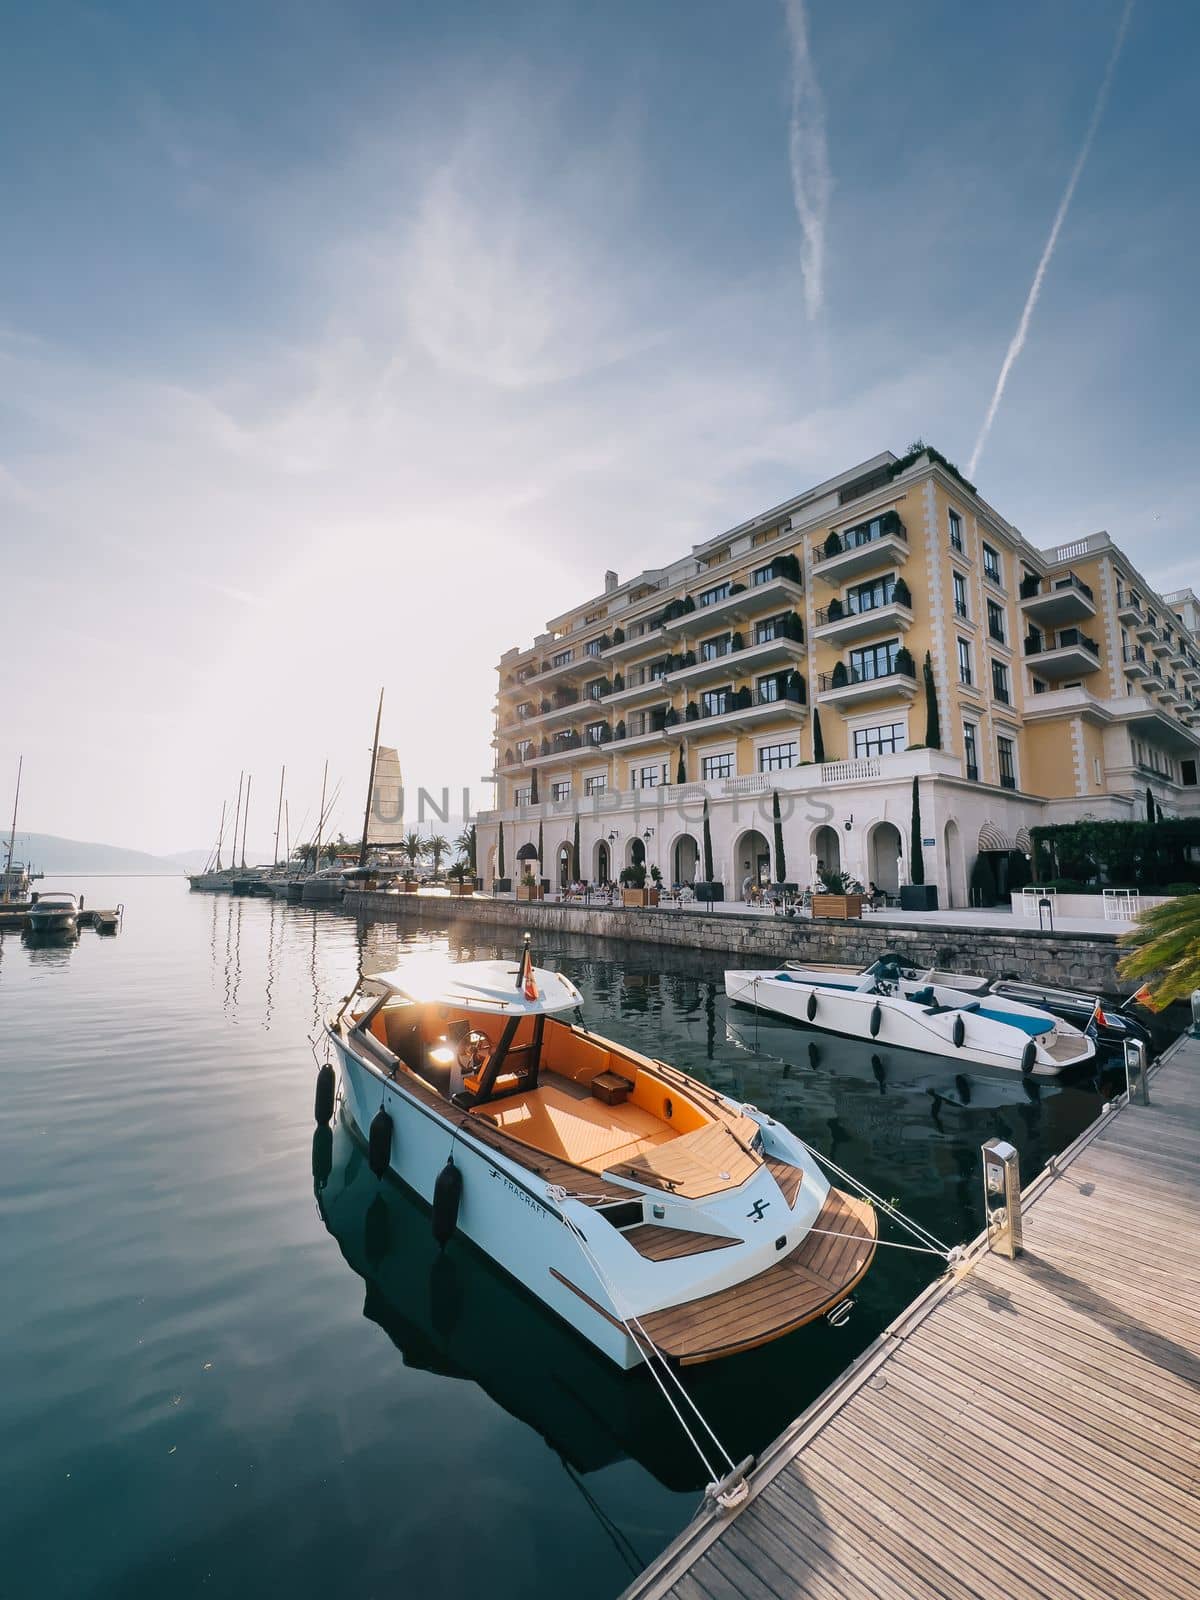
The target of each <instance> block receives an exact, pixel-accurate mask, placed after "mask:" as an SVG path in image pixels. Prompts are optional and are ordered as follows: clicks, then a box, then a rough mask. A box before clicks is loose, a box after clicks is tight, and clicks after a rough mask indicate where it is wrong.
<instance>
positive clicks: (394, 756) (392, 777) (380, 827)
mask: <svg viewBox="0 0 1200 1600" xmlns="http://www.w3.org/2000/svg"><path fill="white" fill-rule="evenodd" d="M403 832H404V780H403V779H402V777H401V776H400V756H399V752H398V751H395V750H390V749H388V747H387V746H386V745H382V744H381V745H380V746H379V757H378V759H377V761H376V762H375V782H374V783H373V784H372V786H371V807H370V813H369V816H368V819H367V844H368V845H380V846H389V845H390V846H395V845H398V844H399V843H400V840H401V837H402V835H403Z"/></svg>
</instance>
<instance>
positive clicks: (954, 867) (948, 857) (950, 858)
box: [942, 820, 967, 906]
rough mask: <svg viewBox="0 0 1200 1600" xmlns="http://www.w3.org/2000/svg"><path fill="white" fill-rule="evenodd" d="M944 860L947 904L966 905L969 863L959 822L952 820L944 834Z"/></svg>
mask: <svg viewBox="0 0 1200 1600" xmlns="http://www.w3.org/2000/svg"><path fill="white" fill-rule="evenodd" d="M942 856H943V860H944V861H945V863H946V904H947V905H950V906H965V905H966V903H967V863H966V859H965V858H964V856H963V847H962V838H961V836H960V834H959V831H958V823H957V822H955V821H953V820H951V821H950V822H948V823H947V824H946V827H945V831H944V834H943V849H942Z"/></svg>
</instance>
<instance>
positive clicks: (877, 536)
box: [813, 511, 908, 587]
mask: <svg viewBox="0 0 1200 1600" xmlns="http://www.w3.org/2000/svg"><path fill="white" fill-rule="evenodd" d="M907 560H908V534H907V533H906V531H905V528H904V524H903V523H902V522H901V521H900V515H899V513H898V512H896V511H885V512H884V513H883V515H882V516H878V517H872V518H871V520H870V521H869V522H864V523H861V524H859V525H858V526H856V527H853V528H847V529H845V531H844V532H842V533H840V534H839V533H831V534H830V535H829V538H828V539H827V540H826V541H825V545H824V548H823V549H820V550H818V551H816V552H815V554H814V556H813V572H814V575H815V576H816V577H818V578H821V579H823V580H824V582H826V583H829V584H833V585H834V586H835V587H840V586H841V585H842V583H844V582H845V580H846V579H847V578H851V577H853V576H854V575H855V574H856V573H859V572H868V571H870V570H872V569H878V568H879V567H886V566H895V565H896V564H897V563H898V562H901V561H907Z"/></svg>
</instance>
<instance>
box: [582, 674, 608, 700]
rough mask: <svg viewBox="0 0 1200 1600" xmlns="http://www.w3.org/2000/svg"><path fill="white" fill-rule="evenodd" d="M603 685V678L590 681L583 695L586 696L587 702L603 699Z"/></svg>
mask: <svg viewBox="0 0 1200 1600" xmlns="http://www.w3.org/2000/svg"><path fill="white" fill-rule="evenodd" d="M604 683H605V680H604V679H603V678H593V679H592V681H591V683H589V684H588V686H587V688H586V689H585V690H584V693H585V694H586V695H587V697H588V699H589V700H603V699H604Z"/></svg>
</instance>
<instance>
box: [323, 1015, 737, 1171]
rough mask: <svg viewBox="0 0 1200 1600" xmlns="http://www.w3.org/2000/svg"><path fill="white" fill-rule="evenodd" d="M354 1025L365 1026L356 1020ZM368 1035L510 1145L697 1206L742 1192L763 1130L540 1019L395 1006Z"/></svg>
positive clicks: (605, 1045)
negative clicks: (710, 1197) (720, 1194)
mask: <svg viewBox="0 0 1200 1600" xmlns="http://www.w3.org/2000/svg"><path fill="white" fill-rule="evenodd" d="M355 1020H356V1021H357V1020H360V1019H359V1018H358V1017H356V1018H355ZM367 1025H368V1027H369V1030H370V1032H371V1034H372V1035H373V1036H374V1037H375V1038H376V1039H377V1040H378V1041H379V1043H380V1044H383V1045H385V1046H386V1047H387V1048H388V1050H390V1051H391V1052H392V1054H393V1055H395V1056H396V1057H398V1058H399V1060H400V1061H401V1062H402V1063H403V1065H404V1066H405V1067H406V1068H407V1069H408V1070H409V1071H410V1072H412V1073H414V1074H416V1076H417V1077H419V1078H421V1079H422V1080H423V1081H424V1082H425V1083H427V1084H429V1085H430V1086H431V1087H433V1088H434V1089H436V1090H437V1091H438V1092H439V1093H440V1094H442V1095H444V1096H445V1097H446V1098H448V1099H450V1098H453V1100H454V1103H455V1104H456V1105H458V1106H460V1107H462V1108H464V1109H467V1110H469V1113H470V1115H471V1116H472V1117H476V1118H479V1119H481V1120H482V1121H485V1122H486V1123H488V1124H489V1125H490V1126H492V1127H494V1128H497V1129H499V1130H500V1132H502V1133H503V1134H505V1135H507V1136H508V1137H509V1138H512V1139H514V1140H516V1141H517V1142H518V1143H520V1144H522V1145H525V1146H527V1147H529V1148H530V1149H532V1150H536V1151H539V1152H541V1153H542V1154H544V1155H547V1156H550V1157H553V1158H554V1159H555V1160H558V1161H565V1162H567V1163H569V1164H570V1165H571V1166H574V1167H581V1168H583V1169H584V1170H585V1171H588V1172H592V1173H596V1174H599V1173H602V1172H613V1173H617V1174H619V1175H621V1176H623V1177H630V1178H634V1179H636V1180H637V1181H639V1182H642V1183H645V1184H647V1185H649V1186H652V1187H661V1188H664V1189H667V1190H669V1191H671V1192H672V1193H676V1194H680V1195H684V1196H687V1197H689V1198H699V1197H701V1196H703V1195H705V1194H711V1193H714V1192H716V1191H717V1190H719V1189H724V1188H728V1187H731V1186H733V1185H735V1184H738V1183H742V1182H744V1181H745V1179H746V1178H747V1177H749V1176H750V1175H751V1173H752V1172H753V1171H754V1170H755V1168H756V1167H757V1166H758V1165H759V1163H760V1160H761V1158H760V1157H759V1156H758V1155H757V1154H755V1152H754V1151H753V1150H752V1149H751V1141H752V1140H753V1139H754V1137H755V1135H756V1133H757V1131H758V1129H757V1125H756V1124H755V1123H754V1122H752V1121H751V1120H750V1119H749V1118H745V1117H742V1116H740V1115H738V1114H737V1113H734V1112H731V1111H729V1110H728V1109H727V1108H725V1107H724V1106H722V1105H721V1104H720V1102H719V1101H718V1100H717V1099H716V1097H714V1098H713V1100H712V1101H711V1102H708V1101H706V1100H701V1099H700V1098H699V1097H698V1096H697V1095H696V1094H695V1093H694V1092H691V1091H689V1089H688V1087H687V1086H686V1084H687V1080H686V1079H684V1078H682V1075H681V1076H680V1080H679V1081H678V1082H676V1081H674V1074H673V1073H672V1072H671V1070H670V1069H662V1068H660V1067H659V1066H657V1065H656V1064H655V1063H653V1062H651V1061H649V1060H648V1059H647V1058H646V1057H644V1056H639V1055H638V1054H636V1053H635V1052H634V1051H630V1050H626V1049H624V1048H622V1047H621V1046H619V1045H616V1044H614V1043H612V1041H610V1040H608V1039H602V1038H599V1037H598V1036H597V1035H595V1034H592V1033H589V1032H588V1031H587V1030H586V1029H584V1028H581V1027H578V1026H575V1025H573V1024H571V1023H567V1022H561V1021H559V1020H557V1019H556V1018H554V1017H550V1016H545V1015H540V1014H539V1015H522V1016H519V1017H513V1018H507V1019H506V1018H505V1017H503V1016H498V1015H492V1014H490V1013H481V1012H479V1011H471V1012H467V1011H464V1010H461V1009H456V1008H455V1007H453V1006H448V1005H444V1004H436V1003H431V1004H417V1003H414V1002H412V1001H408V1000H404V999H390V1000H389V1001H388V1002H387V1003H386V1004H385V1005H384V1006H383V1007H382V1008H381V1009H379V1010H377V1011H376V1012H375V1014H374V1015H373V1016H371V1018H370V1020H369V1022H368V1024H367Z"/></svg>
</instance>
